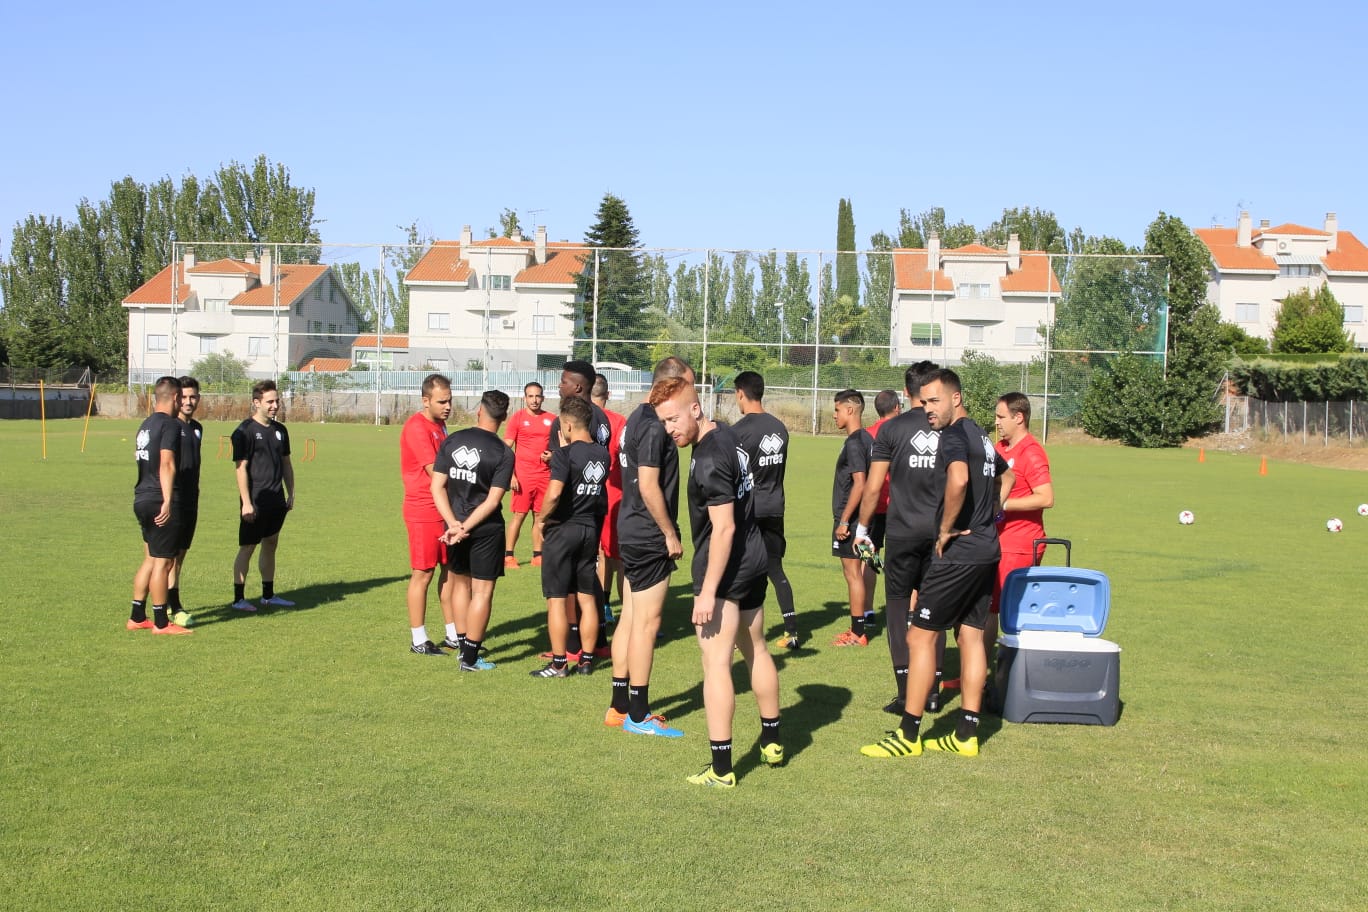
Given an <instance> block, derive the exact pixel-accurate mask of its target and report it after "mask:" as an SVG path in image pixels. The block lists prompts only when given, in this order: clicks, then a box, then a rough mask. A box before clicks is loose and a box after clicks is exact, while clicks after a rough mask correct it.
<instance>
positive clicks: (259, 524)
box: [238, 503, 290, 547]
mask: <svg viewBox="0 0 1368 912" xmlns="http://www.w3.org/2000/svg"><path fill="white" fill-rule="evenodd" d="M288 512H290V511H289V510H286V509H285V505H284V504H283V503H282V504H267V505H265V506H261V505H258V506H257V511H256V519H255V520H253V521H252V522H247V521H246V520H245V519H239V520H238V547H242V546H243V545H259V544H261V543H262V542H263V541H265V540H266V539H268V538H270V537H271V536H273V535H279V534H280V530H281V529H283V528H284V527H285V514H286V513H288Z"/></svg>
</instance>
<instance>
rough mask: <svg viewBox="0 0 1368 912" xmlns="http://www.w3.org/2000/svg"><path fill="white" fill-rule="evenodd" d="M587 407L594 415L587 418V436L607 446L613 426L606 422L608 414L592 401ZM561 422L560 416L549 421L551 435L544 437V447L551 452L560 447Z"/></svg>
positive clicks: (602, 445) (600, 444)
mask: <svg viewBox="0 0 1368 912" xmlns="http://www.w3.org/2000/svg"><path fill="white" fill-rule="evenodd" d="M589 408H590V409H591V410H592V411H593V413H594V415H593V417H592V418H590V419H589V437H590V439H592V440H593V441H594V443H596V444H598V445H599V446H601V447H606V446H608V441H609V440H611V439H612V436H613V426H612V425H611V424H609V423H608V416H607V415H605V414H603V409H601V408H599V407H598V406H597V405H594V403H592V402H591V403H589ZM560 435H561V423H560V416H557V417H556V419H555V420H554V421H552V422H551V436H549V437H547V438H546V448H547V449H548V450H550V451H551V452H553V453H554V452H556V450H559V449H562V447H561V442H560V440H561V436H560Z"/></svg>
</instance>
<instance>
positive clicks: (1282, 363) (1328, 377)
mask: <svg viewBox="0 0 1368 912" xmlns="http://www.w3.org/2000/svg"><path fill="white" fill-rule="evenodd" d="M1230 378H1231V380H1232V381H1233V382H1234V383H1235V385H1236V386H1237V387H1239V390H1240V392H1242V393H1244V394H1246V395H1249V396H1253V397H1255V398H1256V399H1266V400H1270V401H1273V402H1301V401H1305V402H1344V401H1347V400H1350V399H1368V354H1363V353H1354V354H1344V355H1266V356H1261V357H1259V358H1255V359H1253V360H1251V361H1242V360H1236V361H1235V362H1233V363H1232V364H1231V366H1230Z"/></svg>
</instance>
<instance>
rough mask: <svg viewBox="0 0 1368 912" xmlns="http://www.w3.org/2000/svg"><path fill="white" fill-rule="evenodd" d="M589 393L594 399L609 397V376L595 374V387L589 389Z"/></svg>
mask: <svg viewBox="0 0 1368 912" xmlns="http://www.w3.org/2000/svg"><path fill="white" fill-rule="evenodd" d="M589 395H590V396H591V397H592V398H594V399H603V400H605V401H606V400H607V399H608V378H607V377H605V376H604V375H603V374H594V388H593V389H591V390H590V391H589Z"/></svg>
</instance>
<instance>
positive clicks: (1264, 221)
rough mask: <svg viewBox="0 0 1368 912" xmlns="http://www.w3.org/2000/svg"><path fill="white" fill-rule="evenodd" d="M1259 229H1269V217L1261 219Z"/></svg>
mask: <svg viewBox="0 0 1368 912" xmlns="http://www.w3.org/2000/svg"><path fill="white" fill-rule="evenodd" d="M1259 230H1260V231H1267V230H1268V219H1259Z"/></svg>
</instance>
